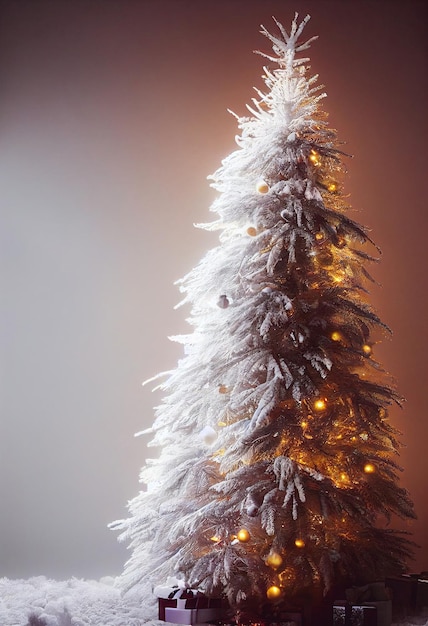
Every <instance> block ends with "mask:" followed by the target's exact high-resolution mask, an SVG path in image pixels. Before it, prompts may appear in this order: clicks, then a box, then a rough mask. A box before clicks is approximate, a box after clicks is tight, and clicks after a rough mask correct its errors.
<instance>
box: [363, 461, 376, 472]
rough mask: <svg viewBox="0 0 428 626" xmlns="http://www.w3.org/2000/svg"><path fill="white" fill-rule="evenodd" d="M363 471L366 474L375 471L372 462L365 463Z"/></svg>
mask: <svg viewBox="0 0 428 626" xmlns="http://www.w3.org/2000/svg"><path fill="white" fill-rule="evenodd" d="M364 471H365V473H366V474H373V473H374V472H375V471H376V468H375V466H374V465H373V463H366V464H365V465H364Z"/></svg>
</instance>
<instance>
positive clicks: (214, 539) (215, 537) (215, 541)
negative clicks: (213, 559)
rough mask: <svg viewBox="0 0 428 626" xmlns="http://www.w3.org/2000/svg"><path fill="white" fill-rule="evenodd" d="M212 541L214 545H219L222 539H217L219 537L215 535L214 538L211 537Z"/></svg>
mask: <svg viewBox="0 0 428 626" xmlns="http://www.w3.org/2000/svg"><path fill="white" fill-rule="evenodd" d="M210 541H214V543H218V542H219V541H221V539H220V537H217V535H214V536H213V537H210Z"/></svg>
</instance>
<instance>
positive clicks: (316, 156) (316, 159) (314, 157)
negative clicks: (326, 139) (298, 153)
mask: <svg viewBox="0 0 428 626" xmlns="http://www.w3.org/2000/svg"><path fill="white" fill-rule="evenodd" d="M309 161H310V162H311V163H312V165H315V167H319V166H320V165H321V161H320V159H319V154H318V152H316V151H315V150H311V153H310V155H309Z"/></svg>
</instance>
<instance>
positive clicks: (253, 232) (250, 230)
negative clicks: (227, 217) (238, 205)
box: [247, 226, 257, 237]
mask: <svg viewBox="0 0 428 626" xmlns="http://www.w3.org/2000/svg"><path fill="white" fill-rule="evenodd" d="M247 235H249V236H250V237H255V236H256V235H257V228H254V226H249V227H248V228H247Z"/></svg>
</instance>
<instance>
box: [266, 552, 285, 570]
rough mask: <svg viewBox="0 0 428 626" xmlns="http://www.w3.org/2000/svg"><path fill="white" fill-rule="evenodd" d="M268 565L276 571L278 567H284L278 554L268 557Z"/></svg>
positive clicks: (271, 554) (273, 553) (272, 553)
mask: <svg viewBox="0 0 428 626" xmlns="http://www.w3.org/2000/svg"><path fill="white" fill-rule="evenodd" d="M266 564H267V565H269V567H273V568H274V569H276V568H277V567H279V566H280V565H282V556H281V555H280V554H278V553H277V552H271V553H270V554H268V556H267V557H266Z"/></svg>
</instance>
